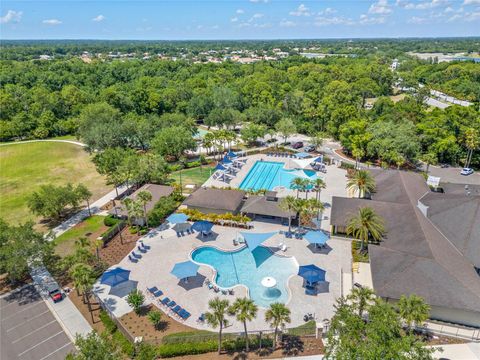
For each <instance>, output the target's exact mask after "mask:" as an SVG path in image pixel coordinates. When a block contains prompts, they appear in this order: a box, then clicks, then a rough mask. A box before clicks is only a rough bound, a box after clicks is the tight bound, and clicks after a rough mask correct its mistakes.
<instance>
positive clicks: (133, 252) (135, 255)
mask: <svg viewBox="0 0 480 360" xmlns="http://www.w3.org/2000/svg"><path fill="white" fill-rule="evenodd" d="M132 256H133V257H134V258H136V259H141V258H142V255H140V254H137V253H136V252H135V251H132Z"/></svg>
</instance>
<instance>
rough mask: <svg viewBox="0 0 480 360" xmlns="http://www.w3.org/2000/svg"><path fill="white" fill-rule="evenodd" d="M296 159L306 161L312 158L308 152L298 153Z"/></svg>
mask: <svg viewBox="0 0 480 360" xmlns="http://www.w3.org/2000/svg"><path fill="white" fill-rule="evenodd" d="M295 157H297V158H299V159H305V158H308V157H310V154H309V153H306V152H300V153H296V154H295Z"/></svg>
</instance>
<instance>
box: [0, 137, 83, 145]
mask: <svg viewBox="0 0 480 360" xmlns="http://www.w3.org/2000/svg"><path fill="white" fill-rule="evenodd" d="M34 142H59V143H67V144H73V145H78V146H83V147H85V146H87V145H86V144H84V143H82V142H80V141H75V140H60V139H45V140H25V141H13V142H8V143H3V144H0V146H7V145H18V144H28V143H34Z"/></svg>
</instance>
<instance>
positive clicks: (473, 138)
mask: <svg viewBox="0 0 480 360" xmlns="http://www.w3.org/2000/svg"><path fill="white" fill-rule="evenodd" d="M464 138H465V140H464V142H465V147H466V148H467V160H466V161H465V167H467V168H468V167H470V162H471V161H472V155H473V151H474V150H475V149H476V148H478V147H479V146H480V134H479V133H478V131H477V130H475V129H474V128H468V129H467V130H465V135H464Z"/></svg>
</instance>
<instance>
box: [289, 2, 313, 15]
mask: <svg viewBox="0 0 480 360" xmlns="http://www.w3.org/2000/svg"><path fill="white" fill-rule="evenodd" d="M289 14H290V15H292V16H310V11H309V9H308V7H306V6H305V4H300V5H299V6H298V8H297V9H296V10H294V11H290V12H289Z"/></svg>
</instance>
